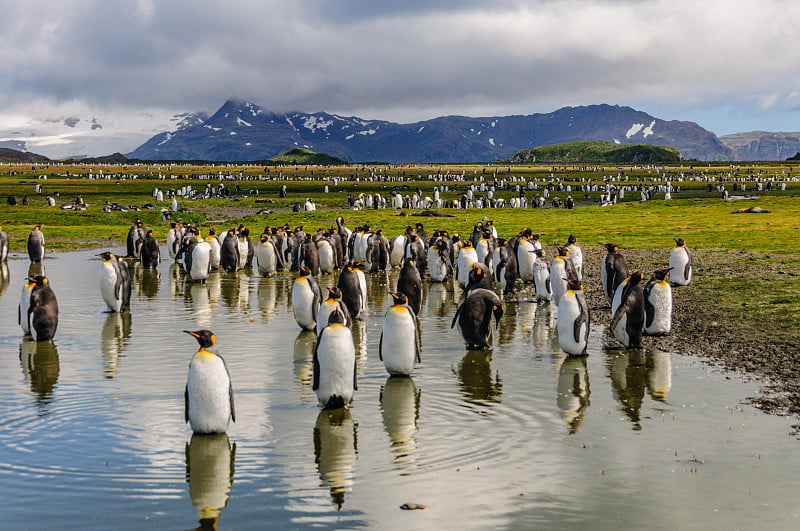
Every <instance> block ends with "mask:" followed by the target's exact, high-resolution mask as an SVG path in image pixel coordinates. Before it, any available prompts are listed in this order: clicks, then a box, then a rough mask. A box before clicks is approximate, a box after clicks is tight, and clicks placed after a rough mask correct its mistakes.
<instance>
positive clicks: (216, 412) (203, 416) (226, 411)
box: [184, 330, 236, 433]
mask: <svg viewBox="0 0 800 531" xmlns="http://www.w3.org/2000/svg"><path fill="white" fill-rule="evenodd" d="M184 332H185V333H187V334H189V335H190V336H192V337H194V338H195V339H196V340H197V343H198V344H199V345H200V349H199V350H198V351H197V353H195V355H194V356H192V361H191V362H190V363H189V374H188V375H187V377H186V390H185V392H184V403H185V407H184V418H185V419H186V421H187V422H188V423H189V425H190V426H191V427H192V431H194V432H195V433H225V432H226V431H227V430H228V423H230V421H231V420H233V421H234V422H236V410H235V409H234V405H233V385H232V384H231V375H230V373H229V372H228V367H227V366H226V365H225V360H224V359H222V356H220V355H219V354H218V353H217V351H216V343H217V337H216V336H215V335H214V333H213V332H211V330H197V331H195V332H192V331H189V330H184Z"/></svg>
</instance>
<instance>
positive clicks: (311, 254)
mask: <svg viewBox="0 0 800 531" xmlns="http://www.w3.org/2000/svg"><path fill="white" fill-rule="evenodd" d="M298 256H299V258H300V267H305V268H306V269H308V270H309V271H311V274H312V275H314V276H315V277H316V276H318V275H319V250H318V249H317V244H316V243H314V241H313V240H312V239H311V234H306V236H305V239H304V240H303V243H301V244H300V253H299V255H298Z"/></svg>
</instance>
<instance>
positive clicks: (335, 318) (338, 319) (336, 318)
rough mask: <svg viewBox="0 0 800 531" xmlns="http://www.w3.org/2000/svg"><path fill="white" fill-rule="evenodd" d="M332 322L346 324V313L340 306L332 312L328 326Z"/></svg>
mask: <svg viewBox="0 0 800 531" xmlns="http://www.w3.org/2000/svg"><path fill="white" fill-rule="evenodd" d="M332 324H340V325H343V324H345V318H344V314H343V313H342V311H341V310H340V309H339V308H336V309H335V310H333V311H332V312H331V314H330V315H329V316H328V326H330V325H332Z"/></svg>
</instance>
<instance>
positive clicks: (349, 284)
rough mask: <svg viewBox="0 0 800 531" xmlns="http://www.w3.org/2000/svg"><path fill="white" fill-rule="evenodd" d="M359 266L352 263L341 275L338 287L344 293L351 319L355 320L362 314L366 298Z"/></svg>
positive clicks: (343, 269)
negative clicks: (363, 302)
mask: <svg viewBox="0 0 800 531" xmlns="http://www.w3.org/2000/svg"><path fill="white" fill-rule="evenodd" d="M357 268H358V266H357V265H356V264H355V263H353V262H350V263H348V264H346V265H345V266H344V268H342V272H341V273H339V280H338V283H337V287H338V288H339V290H340V291H341V292H342V299H343V300H344V303H345V304H346V305H347V309H348V310H349V311H350V317H352V318H353V319H355V318H356V317H358V316H359V314H360V313H361V301H362V300H363V298H364V294H363V293H362V288H361V280H360V278H359V276H358V272H357Z"/></svg>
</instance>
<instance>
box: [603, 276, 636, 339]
mask: <svg viewBox="0 0 800 531" xmlns="http://www.w3.org/2000/svg"><path fill="white" fill-rule="evenodd" d="M641 281H642V273H641V272H640V271H639V270H635V271H634V272H633V273H631V276H630V277H628V278H626V279H625V280H624V281H623V282H622V283H621V284H620V285H619V287H618V288H617V292H616V293H614V299H613V302H612V308H611V325H609V327H610V328H611V332H612V333H613V334H614V338H615V339H616V340H617V341H619V342H620V343H622V346H624V347H625V348H641V346H642V328H643V326H644V291H643V290H642V286H641V284H640V282H641Z"/></svg>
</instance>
